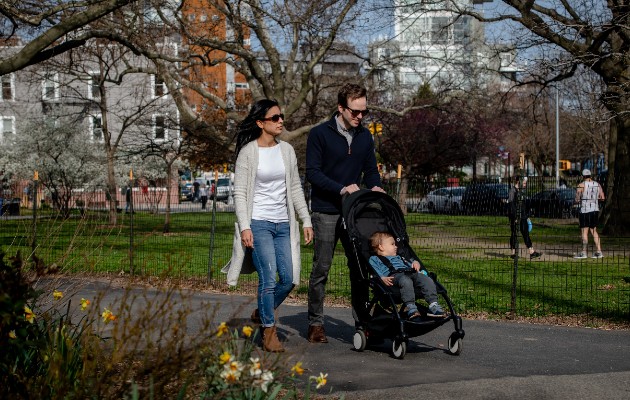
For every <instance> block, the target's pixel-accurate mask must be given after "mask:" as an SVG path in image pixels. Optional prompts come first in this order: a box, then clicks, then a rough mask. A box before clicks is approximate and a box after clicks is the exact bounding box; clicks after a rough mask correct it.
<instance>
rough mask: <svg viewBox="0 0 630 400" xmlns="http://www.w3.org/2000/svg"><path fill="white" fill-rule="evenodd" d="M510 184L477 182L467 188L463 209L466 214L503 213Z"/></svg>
mask: <svg viewBox="0 0 630 400" xmlns="http://www.w3.org/2000/svg"><path fill="white" fill-rule="evenodd" d="M509 190H510V185H508V184H506V183H477V184H473V185H470V186H468V187H467V188H466V191H465V192H464V195H463V196H462V203H461V206H462V210H463V211H464V213H466V214H476V215H480V214H494V215H503V214H505V212H506V208H505V207H506V205H507V199H508V193H509Z"/></svg>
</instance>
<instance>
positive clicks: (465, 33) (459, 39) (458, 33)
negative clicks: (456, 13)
mask: <svg viewBox="0 0 630 400" xmlns="http://www.w3.org/2000/svg"><path fill="white" fill-rule="evenodd" d="M469 39H470V25H469V19H468V17H465V16H463V17H460V18H458V19H457V20H456V21H455V24H454V27H453V40H454V41H455V44H467V43H468V42H469Z"/></svg>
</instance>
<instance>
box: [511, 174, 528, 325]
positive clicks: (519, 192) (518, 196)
mask: <svg viewBox="0 0 630 400" xmlns="http://www.w3.org/2000/svg"><path fill="white" fill-rule="evenodd" d="M520 182H523V183H524V182H527V178H526V177H521V179H520ZM510 184H512V182H510ZM523 186H524V184H521V185H520V187H519V188H518V190H516V189H515V190H516V195H515V198H514V199H513V201H515V202H516V215H515V216H514V217H515V218H514V225H515V226H510V236H512V235H514V238H515V240H514V251H515V255H516V256H515V257H514V271H513V272H512V296H511V302H510V313H511V314H512V318H514V317H515V316H516V285H517V282H518V258H519V251H518V248H519V242H520V234H519V231H520V228H521V209H522V207H524V206H523V201H524V198H525V197H524V194H523V192H522V190H521V189H522V188H523ZM510 190H512V188H510ZM510 212H511V210H510ZM514 230H516V233H515V234H514V233H512V232H513V231H514Z"/></svg>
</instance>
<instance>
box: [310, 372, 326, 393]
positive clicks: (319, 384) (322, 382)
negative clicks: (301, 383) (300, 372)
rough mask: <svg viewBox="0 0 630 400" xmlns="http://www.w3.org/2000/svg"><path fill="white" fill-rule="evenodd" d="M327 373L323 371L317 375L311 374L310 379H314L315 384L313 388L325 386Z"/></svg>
mask: <svg viewBox="0 0 630 400" xmlns="http://www.w3.org/2000/svg"><path fill="white" fill-rule="evenodd" d="M327 378H328V374H325V373H323V372H320V373H319V376H311V379H313V380H315V383H316V384H317V385H316V386H315V389H319V388H321V387H324V386H326V382H328V379H327Z"/></svg>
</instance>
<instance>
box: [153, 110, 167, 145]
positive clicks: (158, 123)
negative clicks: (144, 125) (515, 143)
mask: <svg viewBox="0 0 630 400" xmlns="http://www.w3.org/2000/svg"><path fill="white" fill-rule="evenodd" d="M153 139H154V140H160V141H162V140H167V139H168V130H167V127H166V118H165V117H164V115H157V114H156V115H154V116H153Z"/></svg>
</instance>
